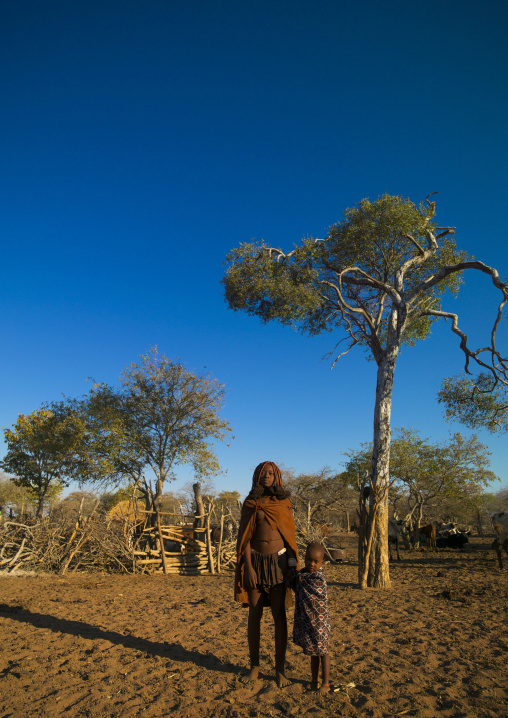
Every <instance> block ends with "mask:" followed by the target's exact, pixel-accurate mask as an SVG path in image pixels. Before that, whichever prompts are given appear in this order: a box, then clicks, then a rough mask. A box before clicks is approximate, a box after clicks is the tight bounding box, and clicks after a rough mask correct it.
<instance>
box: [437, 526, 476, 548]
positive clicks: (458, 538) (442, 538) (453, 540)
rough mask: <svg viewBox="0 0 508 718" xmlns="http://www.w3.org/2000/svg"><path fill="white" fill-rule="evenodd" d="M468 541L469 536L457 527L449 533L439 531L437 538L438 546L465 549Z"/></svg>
mask: <svg viewBox="0 0 508 718" xmlns="http://www.w3.org/2000/svg"><path fill="white" fill-rule="evenodd" d="M467 543H469V539H468V537H467V536H466V535H465V534H463V533H462V532H461V531H457V529H452V530H451V531H450V532H448V534H444V533H439V535H438V537H437V538H436V546H437V548H458V549H463V548H464V546H465V545H466V544H467Z"/></svg>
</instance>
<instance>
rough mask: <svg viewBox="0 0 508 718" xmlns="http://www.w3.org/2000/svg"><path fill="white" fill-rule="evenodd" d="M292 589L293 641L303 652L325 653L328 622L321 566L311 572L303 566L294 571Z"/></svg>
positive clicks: (315, 654) (329, 625)
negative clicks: (293, 593)
mask: <svg viewBox="0 0 508 718" xmlns="http://www.w3.org/2000/svg"><path fill="white" fill-rule="evenodd" d="M295 593H296V597H295V620H294V624H293V641H294V642H295V643H296V645H297V646H301V647H302V648H303V652H304V653H305V654H306V655H307V656H325V655H326V654H327V653H328V646H329V643H330V634H331V632H332V626H331V623H330V613H329V611H328V592H327V588H326V578H325V573H324V571H323V569H322V568H320V569H319V570H318V571H315V572H312V573H311V572H310V571H307V570H305V569H303V570H302V571H299V572H298V573H297V574H296V580H295Z"/></svg>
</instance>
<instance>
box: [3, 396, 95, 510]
mask: <svg viewBox="0 0 508 718" xmlns="http://www.w3.org/2000/svg"><path fill="white" fill-rule="evenodd" d="M4 435H5V440H6V442H7V453H6V455H5V457H4V459H3V460H2V461H0V467H1V468H2V469H3V470H4V471H7V472H8V473H10V474H14V477H13V479H12V480H13V481H14V483H15V484H16V485H17V486H21V487H23V488H24V489H27V490H28V491H29V492H31V493H32V494H33V495H34V497H35V498H36V503H37V509H36V518H37V519H40V518H42V514H43V509H44V502H45V501H47V500H49V499H50V498H51V499H52V500H56V499H57V498H58V496H59V494H61V492H62V490H63V487H64V486H68V484H69V482H70V480H71V479H72V478H74V477H75V475H76V474H77V472H78V471H79V465H80V463H81V460H80V458H79V447H80V446H81V444H82V442H83V437H84V424H83V421H82V419H81V417H80V416H79V415H78V414H76V413H75V412H73V411H70V410H69V411H56V410H53V408H50V407H47V406H46V407H42V408H41V409H38V410H36V411H33V412H32V413H31V414H28V415H25V414H20V415H19V416H18V419H17V421H16V423H15V424H14V425H13V428H12V429H4Z"/></svg>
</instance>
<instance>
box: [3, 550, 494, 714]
mask: <svg viewBox="0 0 508 718" xmlns="http://www.w3.org/2000/svg"><path fill="white" fill-rule="evenodd" d="M347 540H348V541H349V543H350V544H351V546H350V555H351V561H350V563H346V564H338V565H327V566H326V567H325V570H326V574H327V578H328V586H329V602H330V609H331V615H332V620H333V631H334V633H333V640H332V682H333V686H332V691H331V692H330V693H329V694H328V695H317V694H314V693H309V692H306V687H307V685H308V681H309V659H308V658H307V657H305V656H303V655H302V654H301V652H300V649H297V648H296V647H294V646H293V645H292V643H291V642H290V643H289V646H288V656H287V674H288V676H289V677H290V678H291V679H292V681H293V682H292V684H291V685H290V686H289V687H288V688H284V689H278V688H277V687H276V685H275V683H274V681H273V678H272V675H273V624H272V622H271V618H270V615H269V612H266V615H265V616H264V617H263V621H262V656H261V661H262V666H261V671H262V675H261V678H260V680H258V681H256V682H255V683H253V684H252V685H248V686H245V685H243V684H242V682H241V680H240V679H241V677H242V675H243V674H244V673H245V670H246V667H247V664H248V654H247V645H246V627H247V611H246V609H244V608H242V607H241V606H240V605H239V604H235V603H234V602H233V600H232V577H231V574H223V575H220V576H201V577H195V578H194V577H183V576H168V577H165V576H162V575H157V576H109V575H104V574H74V575H71V576H69V577H65V578H60V577H56V576H47V575H46V576H9V575H3V576H2V578H1V579H0V592H1V596H0V604H1V605H0V630H1V646H2V649H1V654H0V655H1V658H0V716H1V718H25V716H30V717H34V718H35V717H36V716H50V717H53V716H80V717H81V716H82V717H83V718H84V717H85V716H87V717H88V716H89V717H93V718H99V717H102V716H104V717H106V716H108V717H109V716H122V717H124V716H125V717H127V716H143V718H155V717H158V716H169V715H171V716H182V717H188V718H202V717H203V718H204V717H205V716H226V717H228V718H229V717H230V718H235V717H237V716H238V717H241V716H242V717H243V716H251V717H252V718H255V717H256V716H273V717H275V716H300V715H310V716H316V717H318V716H345V717H349V716H351V717H354V718H356V717H360V716H362V717H363V716H372V717H373V718H378V717H379V718H381V717H384V716H418V718H434V717H435V716H436V715H439V716H440V717H441V716H442V717H443V718H452V717H453V718H461V717H462V716H464V717H466V716H467V717H468V718H500V717H501V716H506V715H508V670H507V663H508V650H507V648H508V647H507V638H508V630H507V608H508V569H507V570H505V572H501V571H500V570H499V569H498V568H497V562H496V560H495V555H494V552H493V551H491V549H490V543H491V541H492V538H478V537H473V538H472V539H471V543H470V544H469V546H468V547H467V549H466V550H464V551H438V552H437V553H427V552H426V551H420V552H416V551H415V552H411V553H409V552H406V551H404V552H401V555H402V561H401V562H400V563H398V562H397V561H394V562H393V563H392V564H391V578H392V583H393V586H392V589H391V590H387V591H374V590H367V591H359V590H358V588H357V587H356V574H357V566H356V561H355V554H354V547H353V545H352V543H353V539H352V537H349V538H348V539H347ZM288 622H289V625H290V630H291V625H292V615H291V611H288ZM351 684H354V686H353V685H351Z"/></svg>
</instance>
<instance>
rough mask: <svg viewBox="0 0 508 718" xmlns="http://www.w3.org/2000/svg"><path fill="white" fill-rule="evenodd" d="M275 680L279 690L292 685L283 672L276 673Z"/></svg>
mask: <svg viewBox="0 0 508 718" xmlns="http://www.w3.org/2000/svg"><path fill="white" fill-rule="evenodd" d="M275 680H276V681H277V685H278V686H279V688H285V687H286V686H289V684H290V683H291V681H290V680H289V678H286V676H285V675H284V672H283V671H275Z"/></svg>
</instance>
